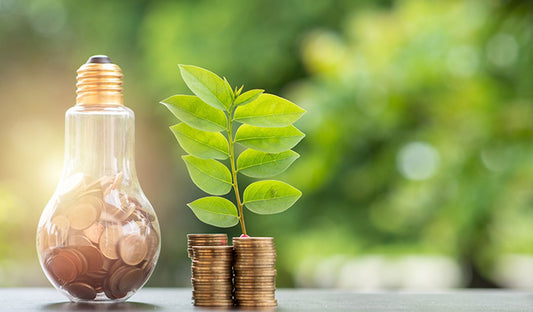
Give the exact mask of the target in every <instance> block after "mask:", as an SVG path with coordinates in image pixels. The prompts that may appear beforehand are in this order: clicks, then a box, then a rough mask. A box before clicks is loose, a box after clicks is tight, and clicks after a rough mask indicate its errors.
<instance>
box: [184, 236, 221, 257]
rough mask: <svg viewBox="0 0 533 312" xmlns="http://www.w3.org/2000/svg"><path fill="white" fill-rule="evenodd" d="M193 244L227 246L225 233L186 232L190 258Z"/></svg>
mask: <svg viewBox="0 0 533 312" xmlns="http://www.w3.org/2000/svg"><path fill="white" fill-rule="evenodd" d="M193 246H228V235H226V234H187V252H188V254H189V258H191V259H192V247H193Z"/></svg>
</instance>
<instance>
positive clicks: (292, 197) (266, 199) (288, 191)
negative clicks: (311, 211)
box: [243, 180, 302, 214]
mask: <svg viewBox="0 0 533 312" xmlns="http://www.w3.org/2000/svg"><path fill="white" fill-rule="evenodd" d="M300 196H302V192H300V191H299V190H298V189H296V188H294V187H293V186H290V185H289V184H287V183H285V182H281V181H275V180H267V181H259V182H255V183H252V184H250V185H249V186H248V187H247V188H246V189H245V190H244V194H243V199H244V205H245V206H246V208H248V209H249V210H250V211H252V212H255V213H258V214H274V213H279V212H282V211H285V210H287V209H289V207H290V206H292V205H293V204H294V203H295V202H296V201H297V200H298V198H300Z"/></svg>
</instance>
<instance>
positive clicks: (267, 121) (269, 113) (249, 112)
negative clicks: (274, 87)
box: [234, 90, 305, 127]
mask: <svg viewBox="0 0 533 312" xmlns="http://www.w3.org/2000/svg"><path fill="white" fill-rule="evenodd" d="M251 91H253V90H251ZM248 92H250V91H248ZM248 92H246V93H248ZM246 93H244V94H242V95H241V96H239V98H240V97H242V96H244V95H245V94H246ZM239 98H237V100H236V101H238V100H239ZM304 113H305V110H304V109H303V108H301V107H299V106H298V105H296V104H294V103H292V102H290V101H288V100H286V99H284V98H281V97H279V96H275V95H272V94H261V96H259V98H258V99H256V100H255V101H252V102H250V103H249V104H248V105H244V106H240V107H238V108H237V109H236V110H235V115H234V119H235V120H237V121H239V122H242V123H244V124H248V125H252V126H258V127H284V126H288V125H291V124H292V123H294V122H295V121H296V120H298V119H299V118H300V117H301V116H302V115H303V114H304Z"/></svg>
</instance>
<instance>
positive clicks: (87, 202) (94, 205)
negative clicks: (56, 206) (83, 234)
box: [67, 196, 102, 230]
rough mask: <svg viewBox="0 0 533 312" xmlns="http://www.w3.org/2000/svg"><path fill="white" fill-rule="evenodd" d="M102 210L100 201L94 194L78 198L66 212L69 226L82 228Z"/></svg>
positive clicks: (92, 221) (91, 222)
mask: <svg viewBox="0 0 533 312" xmlns="http://www.w3.org/2000/svg"><path fill="white" fill-rule="evenodd" d="M101 211H102V201H101V200H100V199H99V198H97V197H94V196H84V197H82V198H80V199H79V200H78V201H77V202H76V204H74V205H73V206H72V207H70V209H69V210H68V212H67V218H68V219H69V221H70V227H71V228H73V229H75V230H84V229H86V228H88V227H89V226H91V225H92V224H93V223H94V222H95V221H96V220H97V219H98V218H99V217H100V213H101Z"/></svg>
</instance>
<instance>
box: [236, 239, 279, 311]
mask: <svg viewBox="0 0 533 312" xmlns="http://www.w3.org/2000/svg"><path fill="white" fill-rule="evenodd" d="M233 247H234V249H235V259H234V266H233V269H234V272H235V281H234V286H235V301H236V304H237V306H239V307H244V308H246V307H275V306H277V304H278V303H277V300H276V298H275V293H276V268H275V264H276V249H275V246H274V239H273V238H272V237H234V238H233Z"/></svg>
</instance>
